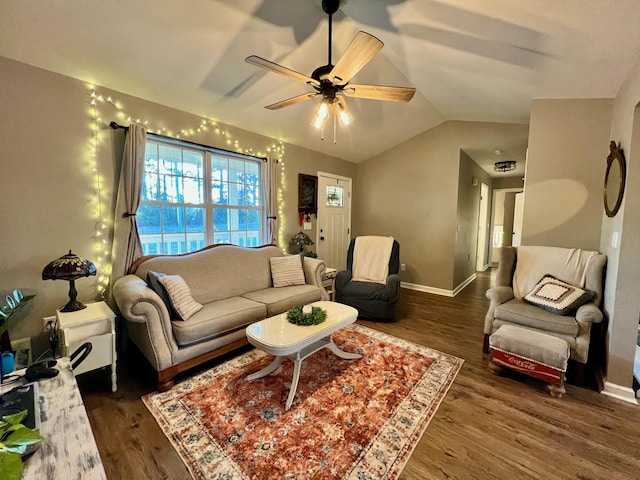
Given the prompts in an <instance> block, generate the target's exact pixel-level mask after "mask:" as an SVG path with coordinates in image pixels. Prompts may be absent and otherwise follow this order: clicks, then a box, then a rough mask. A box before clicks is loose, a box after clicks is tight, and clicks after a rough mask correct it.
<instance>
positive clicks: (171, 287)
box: [158, 275, 202, 320]
mask: <svg viewBox="0 0 640 480" xmlns="http://www.w3.org/2000/svg"><path fill="white" fill-rule="evenodd" d="M158 281H159V282H160V283H161V284H162V285H163V286H164V288H166V289H167V294H168V295H169V299H170V300H171V305H173V308H175V310H176V313H177V314H178V316H179V317H180V319H181V320H187V319H188V318H189V317H191V316H192V315H193V314H194V313H196V312H199V311H200V310H201V309H202V305H201V304H199V303H198V302H196V301H195V300H194V299H193V297H192V296H191V289H190V288H189V286H188V285H187V284H186V282H185V281H184V279H183V278H182V277H181V276H180V275H165V276H163V277H159V278H158Z"/></svg>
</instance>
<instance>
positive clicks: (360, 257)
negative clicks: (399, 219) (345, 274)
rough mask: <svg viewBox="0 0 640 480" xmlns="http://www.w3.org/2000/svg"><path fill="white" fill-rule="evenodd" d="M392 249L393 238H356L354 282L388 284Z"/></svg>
mask: <svg viewBox="0 0 640 480" xmlns="http://www.w3.org/2000/svg"><path fill="white" fill-rule="evenodd" d="M392 248H393V237H377V236H365V237H356V241H355V245H354V247H353V272H352V280H355V281H358V282H375V283H382V284H386V283H387V277H388V276H389V259H390V257H391V249H392Z"/></svg>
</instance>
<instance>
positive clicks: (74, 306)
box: [42, 250, 96, 312]
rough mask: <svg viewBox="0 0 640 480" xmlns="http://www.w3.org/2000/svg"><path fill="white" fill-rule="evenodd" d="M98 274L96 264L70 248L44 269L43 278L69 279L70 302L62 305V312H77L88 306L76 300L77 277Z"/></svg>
mask: <svg viewBox="0 0 640 480" xmlns="http://www.w3.org/2000/svg"><path fill="white" fill-rule="evenodd" d="M95 274H96V266H95V265H94V264H93V263H92V262H90V261H89V260H87V259H85V258H82V257H79V256H77V255H76V254H74V253H72V252H71V250H69V253H67V254H66V255H63V256H62V257H60V258H56V259H55V260H52V261H51V262H49V264H48V265H47V266H46V267H44V269H43V270H42V279H43V280H67V281H69V303H67V304H66V305H65V306H64V307H62V309H61V311H62V312H75V311H76V310H82V309H83V308H86V307H85V305H83V304H82V303H80V302H78V301H77V300H76V296H77V295H78V292H77V291H76V286H75V280H76V278H82V277H89V276H91V275H95Z"/></svg>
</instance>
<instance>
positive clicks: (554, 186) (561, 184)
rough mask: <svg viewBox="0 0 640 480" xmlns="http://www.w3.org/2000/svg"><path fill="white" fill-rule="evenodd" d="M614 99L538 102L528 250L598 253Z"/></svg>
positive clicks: (528, 183)
mask: <svg viewBox="0 0 640 480" xmlns="http://www.w3.org/2000/svg"><path fill="white" fill-rule="evenodd" d="M612 105H613V102H612V100H601V99H597V100H535V101H534V102H533V104H532V106H531V122H530V127H529V156H528V161H527V170H526V178H525V197H524V215H523V224H522V244H523V245H550V246H559V247H579V248H584V249H588V250H598V249H599V247H600V228H601V224H602V181H603V180H602V179H603V176H602V174H603V168H604V167H603V166H604V164H605V163H604V162H605V158H606V156H607V153H608V145H609V128H610V122H611V111H612Z"/></svg>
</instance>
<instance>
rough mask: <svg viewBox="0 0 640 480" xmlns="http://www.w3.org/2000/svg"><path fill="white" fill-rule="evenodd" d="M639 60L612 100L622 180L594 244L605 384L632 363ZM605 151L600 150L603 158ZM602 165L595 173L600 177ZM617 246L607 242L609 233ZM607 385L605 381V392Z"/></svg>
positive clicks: (639, 249)
mask: <svg viewBox="0 0 640 480" xmlns="http://www.w3.org/2000/svg"><path fill="white" fill-rule="evenodd" d="M639 102H640V60H639V61H637V62H636V64H635V66H634V67H633V69H632V71H631V72H630V74H629V76H628V77H627V81H626V82H625V84H624V85H623V86H622V88H621V89H620V91H619V92H618V95H617V96H616V98H615V101H614V105H613V116H612V125H611V134H610V140H614V141H615V142H617V143H619V144H620V147H621V148H622V150H623V152H624V155H625V157H626V161H627V180H626V187H625V193H624V197H623V201H622V206H621V208H620V211H619V212H618V214H617V215H616V216H615V217H612V218H609V217H607V216H606V215H604V213H603V215H602V234H601V237H600V248H601V250H602V251H603V252H604V253H606V254H607V256H608V263H607V283H606V285H605V296H604V306H605V311H606V313H607V315H608V317H609V325H608V338H607V343H608V345H607V350H608V365H607V382H611V383H613V384H616V385H620V386H622V387H626V388H631V387H632V385H633V361H634V355H635V344H636V338H637V328H638V319H639V317H640V268H639V265H640V208H638V205H640V107H639V106H638V104H639ZM607 153H608V151H606V152H604V154H603V160H604V158H605V157H606V155H607ZM605 165H606V164H605V163H604V161H603V163H602V168H601V169H600V171H599V173H600V175H601V178H604V173H605ZM614 234H617V235H618V239H619V240H618V245H617V246H613V236H614ZM607 389H608V385H607V384H605V391H606V390H607Z"/></svg>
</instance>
